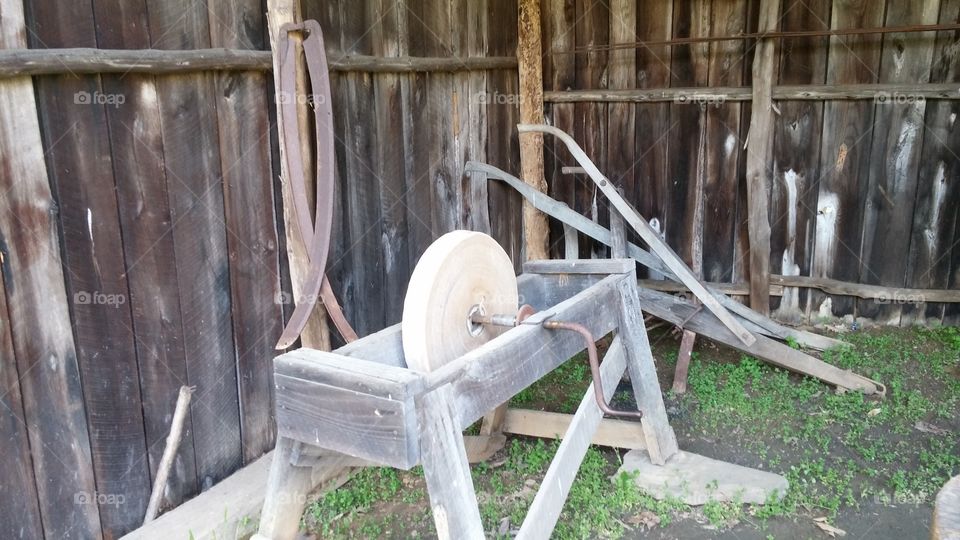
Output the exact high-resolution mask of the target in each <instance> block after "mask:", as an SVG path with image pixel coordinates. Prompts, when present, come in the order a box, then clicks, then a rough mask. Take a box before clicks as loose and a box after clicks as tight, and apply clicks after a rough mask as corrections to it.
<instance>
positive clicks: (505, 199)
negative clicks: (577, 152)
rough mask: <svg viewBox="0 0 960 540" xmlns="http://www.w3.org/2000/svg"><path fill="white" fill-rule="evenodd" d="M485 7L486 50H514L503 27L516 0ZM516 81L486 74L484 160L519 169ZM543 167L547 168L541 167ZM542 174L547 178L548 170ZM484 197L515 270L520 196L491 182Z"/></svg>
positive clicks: (512, 24) (507, 74)
mask: <svg viewBox="0 0 960 540" xmlns="http://www.w3.org/2000/svg"><path fill="white" fill-rule="evenodd" d="M487 8H488V13H487V31H488V32H489V33H490V37H488V39H487V52H488V54H491V55H501V54H516V50H517V34H516V32H514V31H508V30H506V29H513V28H516V27H517V2H516V0H497V1H492V2H489V4H488V6H487ZM542 9H546V7H545V6H544V7H543V8H542ZM541 14H542V12H541ZM542 39H545V38H542ZM543 61H544V65H546V64H547V62H548V60H547V58H544V60H543ZM544 84H546V82H545V83H544ZM518 85H519V82H518V80H517V75H516V74H515V73H514V72H512V71H506V70H500V71H494V72H491V73H488V74H487V84H486V88H485V89H484V92H485V93H484V94H483V98H484V103H485V105H484V110H485V114H486V120H487V133H486V141H487V162H489V163H492V164H494V165H496V166H498V167H502V168H506V169H508V170H511V171H516V172H519V171H520V143H519V140H518V136H517V133H516V125H517V121H518V120H519V118H520V110H519V107H518V105H519V104H518V103H517V101H516V100H515V99H509V98H510V97H511V96H516V95H518V92H519V86H518ZM549 156H550V152H549V150H545V151H544V159H545V160H549ZM547 162H549V161H547ZM545 171H549V169H548V168H546V167H545ZM545 174H546V176H547V179H548V182H549V178H550V175H549V172H546V173H545ZM488 201H489V203H488V213H489V209H493V210H494V211H495V213H494V214H493V215H494V216H495V219H492V220H490V234H491V236H493V238H494V239H496V240H497V242H499V243H500V245H501V246H503V248H504V250H505V251H506V252H507V254H508V255H510V259H511V260H512V261H513V262H514V267H515V269H516V270H519V269H520V263H522V262H523V259H524V257H523V252H522V250H523V236H522V231H523V226H522V218H521V213H522V211H523V210H522V208H523V199H522V198H520V196H518V195H517V194H516V193H514V192H513V190H512V189H509V188H507V187H506V186H496V185H491V186H489V187H488Z"/></svg>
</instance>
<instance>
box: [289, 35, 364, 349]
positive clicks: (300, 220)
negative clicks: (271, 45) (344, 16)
mask: <svg viewBox="0 0 960 540" xmlns="http://www.w3.org/2000/svg"><path fill="white" fill-rule="evenodd" d="M290 32H302V33H304V34H305V36H304V39H303V42H302V44H303V52H304V55H305V56H306V60H307V73H308V74H309V76H310V85H311V87H312V89H311V96H310V98H311V99H312V103H313V108H314V114H315V119H316V130H317V131H316V141H317V198H316V201H317V204H316V208H314V216H313V217H312V218H311V216H310V208H309V202H308V200H307V184H306V177H305V173H304V170H303V155H302V154H301V152H300V145H299V144H294V143H299V140H300V129H299V121H298V116H297V92H296V75H297V55H296V48H295V47H294V41H293V40H291V39H290V36H289V34H290ZM279 41H280V88H279V93H278V102H279V108H280V115H281V117H282V119H283V141H284V150H285V152H284V155H285V156H286V161H287V174H288V176H289V181H290V187H291V190H292V192H293V207H294V214H295V216H296V222H297V228H298V229H299V231H300V238H301V240H302V241H303V243H304V245H305V246H307V257H308V259H309V266H308V268H307V274H306V276H305V278H304V283H303V288H302V291H301V296H300V298H297V299H296V308H295V309H294V311H293V314H292V315H291V316H290V320H289V322H287V326H286V328H284V329H283V333H282V334H281V335H280V340H279V341H278V342H277V347H276V348H277V349H286V348H287V347H290V346H291V345H293V343H294V342H295V341H296V340H297V338H298V337H300V333H301V332H303V329H304V327H305V326H306V324H307V321H308V320H309V319H310V314H311V313H312V312H313V309H314V306H315V305H316V302H317V298H318V297H319V298H320V299H321V300H322V301H323V304H324V306H325V307H326V308H327V314H328V315H329V316H330V320H331V321H333V324H334V326H336V327H337V330H338V331H339V332H340V335H341V336H343V339H344V340H346V341H347V342H350V341H354V340H356V339H357V333H356V332H355V331H354V330H353V328H352V327H351V326H350V323H349V322H347V319H346V317H344V315H343V310H342V309H341V308H340V304H339V303H338V302H337V298H336V296H335V295H334V294H333V289H332V288H331V287H330V280H329V279H328V278H327V276H326V274H325V273H324V269H325V268H326V265H327V256H328V254H329V252H330V234H331V232H332V229H333V199H334V167H335V163H336V161H335V159H336V158H335V155H334V151H335V146H334V141H335V139H334V134H333V110H332V107H331V102H332V100H331V97H330V72H329V69H328V67H327V55H326V51H325V50H324V46H323V32H322V31H321V29H320V24H319V23H317V21H314V20H309V21H304V22H303V23H290V24H285V25H283V27H281V28H280V36H279Z"/></svg>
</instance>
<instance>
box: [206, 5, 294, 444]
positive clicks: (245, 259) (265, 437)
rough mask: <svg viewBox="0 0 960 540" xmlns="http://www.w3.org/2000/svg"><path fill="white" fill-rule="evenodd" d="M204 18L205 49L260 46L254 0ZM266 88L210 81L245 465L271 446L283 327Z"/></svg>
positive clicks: (261, 81)
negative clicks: (274, 366)
mask: <svg viewBox="0 0 960 540" xmlns="http://www.w3.org/2000/svg"><path fill="white" fill-rule="evenodd" d="M209 13H210V20H211V21H213V24H211V25H210V44H211V46H213V47H226V48H231V49H263V48H264V47H265V46H266V39H265V38H266V36H265V34H264V26H263V24H262V23H261V24H257V25H252V24H248V22H247V21H248V20H258V21H262V14H261V9H260V2H259V1H256V0H232V1H230V2H219V3H216V4H213V5H211V6H210V8H209ZM266 83H267V80H266V77H265V76H264V75H263V74H262V73H219V74H217V75H216V76H215V83H214V84H215V88H216V94H215V95H216V99H217V103H216V108H217V125H218V128H219V131H218V134H219V140H220V168H221V171H222V174H223V180H222V181H223V201H224V211H225V223H224V226H225V229H226V233H227V253H228V257H229V261H230V293H231V297H230V298H231V306H232V321H233V334H234V344H235V346H236V354H237V368H236V369H237V379H238V383H239V399H240V433H241V444H242V446H243V459H244V463H249V462H251V461H253V460H254V459H256V458H258V457H260V456H261V455H263V453H264V452H267V451H268V450H269V449H271V448H273V442H274V437H273V433H274V423H273V422H274V421H273V393H272V392H271V389H272V388H273V384H272V381H271V377H270V358H271V357H272V356H273V354H274V350H273V347H274V344H275V343H276V341H277V338H278V337H279V336H280V333H281V331H282V328H281V326H282V324H283V313H282V311H281V304H280V303H279V302H277V298H278V296H279V293H280V273H279V270H280V267H279V252H278V250H277V228H276V225H275V223H276V216H275V215H274V204H273V195H274V194H273V183H272V182H271V181H268V179H270V178H271V177H272V176H273V169H272V164H271V162H270V148H269V146H268V142H269V141H268V140H267V137H266V135H267V133H268V132H269V129H270V126H269V124H268V118H267V110H268V103H267V97H266V95H265V92H264V88H265V87H266Z"/></svg>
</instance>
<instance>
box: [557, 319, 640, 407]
mask: <svg viewBox="0 0 960 540" xmlns="http://www.w3.org/2000/svg"><path fill="white" fill-rule="evenodd" d="M543 327H544V328H548V329H550V330H569V331H571V332H576V333H578V334H580V335H581V336H583V342H584V343H585V344H586V345H587V361H588V362H589V363H590V375H591V376H592V377H593V394H594V396H595V397H596V398H597V406H598V407H600V410H601V411H602V412H603V413H604V414H606V415H608V416H620V417H623V418H643V413H642V412H641V411H620V410H616V409H611V408H610V407H609V406H608V405H607V402H606V400H605V399H604V397H603V381H602V380H601V378H600V359H599V355H598V354H597V344H596V343H595V342H594V338H593V334H591V333H590V330H588V329H587V327H586V326H583V325H582V324H577V323H571V322H563V321H554V320H547V321H544V322H543Z"/></svg>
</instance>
